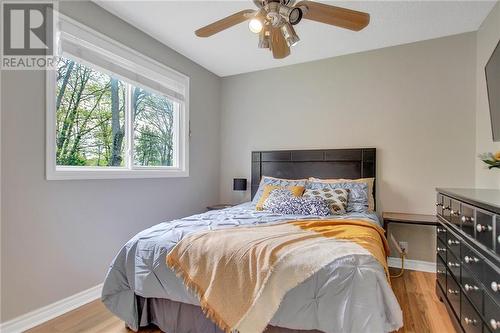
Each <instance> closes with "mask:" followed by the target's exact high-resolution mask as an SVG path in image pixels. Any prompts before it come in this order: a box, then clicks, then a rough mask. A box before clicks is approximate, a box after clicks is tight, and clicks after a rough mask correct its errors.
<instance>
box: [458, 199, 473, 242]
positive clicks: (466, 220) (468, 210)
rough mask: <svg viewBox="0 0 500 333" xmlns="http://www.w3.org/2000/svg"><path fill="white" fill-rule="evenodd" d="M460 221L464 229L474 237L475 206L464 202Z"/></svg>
mask: <svg viewBox="0 0 500 333" xmlns="http://www.w3.org/2000/svg"><path fill="white" fill-rule="evenodd" d="M460 222H461V226H462V231H463V232H465V233H466V234H467V235H469V236H471V237H472V238H474V230H475V229H474V208H472V207H471V206H468V205H466V204H464V203H462V207H461V208H460Z"/></svg>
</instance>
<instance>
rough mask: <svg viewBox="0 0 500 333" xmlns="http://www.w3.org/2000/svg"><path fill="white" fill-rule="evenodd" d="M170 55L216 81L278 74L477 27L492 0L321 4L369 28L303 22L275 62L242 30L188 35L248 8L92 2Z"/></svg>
mask: <svg viewBox="0 0 500 333" xmlns="http://www.w3.org/2000/svg"><path fill="white" fill-rule="evenodd" d="M95 2H96V3H97V4H98V5H100V6H101V7H103V8H105V9H106V10H108V11H110V12H112V13H113V14H115V15H117V16H119V17H121V18H122V19H124V20H125V21H127V22H129V23H131V24H132V25H134V26H136V27H137V28H139V29H141V30H142V31H144V32H146V33H147V34H149V35H151V36H153V37H154V38H156V39H158V40H159V41H161V42H163V43H164V44H166V45H167V46H169V47H171V48H173V49H174V50H176V51H177V52H179V53H181V54H183V55H184V56H186V57H188V58H190V59H191V60H193V61H195V62H197V63H198V64H200V65H201V66H203V67H205V68H207V69H208V70H210V71H212V72H213V73H215V74H217V75H219V76H229V75H234V74H239V73H245V72H252V71H256V70H262V69H267V68H272V67H280V66H284V65H291V64H296V63H301V62H307V61H312V60H318V59H324V58H329V57H334V56H338V55H343V54H349V53H356V52H361V51H366V50H373V49H378V48H382V47H387V46H393V45H399V44H405V43H411V42H416V41H420V40H426V39H432V38H437V37H442V36H447V35H454V34H458V33H463V32H468V31H474V30H477V29H478V28H479V26H480V25H481V23H482V22H483V20H484V19H485V18H486V16H487V15H488V13H489V12H490V10H491V9H492V8H493V6H494V5H495V3H496V1H494V0H490V1H410V0H405V1H322V2H325V3H328V4H332V5H335V6H341V7H347V8H350V9H355V10H360V11H364V12H368V13H369V14H370V15H371V22H370V24H369V25H368V27H366V28H365V29H364V30H362V31H360V32H352V31H349V30H345V29H340V28H336V27H334V26H330V25H326V24H321V23H317V22H312V21H308V20H303V21H302V22H300V23H299V24H298V25H297V26H296V27H295V29H296V31H297V33H298V35H299V36H300V38H301V41H300V43H299V44H297V45H296V46H295V47H293V48H292V54H291V55H290V56H289V57H287V58H285V59H281V60H276V59H273V57H272V55H271V52H269V51H267V50H264V49H259V48H258V47H257V42H258V36H257V35H254V34H253V33H251V32H250V31H249V30H248V25H247V24H246V23H242V24H240V25H238V26H235V27H233V28H231V29H228V30H225V31H223V32H221V33H219V34H216V35H214V36H212V37H209V38H198V37H196V36H195V35H194V31H195V30H196V29H198V28H200V27H202V26H204V25H206V24H209V23H211V22H213V21H215V20H218V19H220V18H222V17H225V16H227V15H230V14H232V13H234V12H236V11H239V10H242V9H246V8H252V9H253V8H255V7H254V5H253V3H252V1H250V0H237V1H144V0H143V1H116V0H113V1H106V0H95Z"/></svg>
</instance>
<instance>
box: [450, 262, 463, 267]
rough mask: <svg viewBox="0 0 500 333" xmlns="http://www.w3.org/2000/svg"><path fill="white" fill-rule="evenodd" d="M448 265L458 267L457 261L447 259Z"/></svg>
mask: <svg viewBox="0 0 500 333" xmlns="http://www.w3.org/2000/svg"><path fill="white" fill-rule="evenodd" d="M448 266H450V267H460V264H459V263H458V262H451V261H448Z"/></svg>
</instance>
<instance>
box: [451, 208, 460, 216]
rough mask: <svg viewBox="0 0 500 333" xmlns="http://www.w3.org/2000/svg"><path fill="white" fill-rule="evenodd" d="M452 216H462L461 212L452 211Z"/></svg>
mask: <svg viewBox="0 0 500 333" xmlns="http://www.w3.org/2000/svg"><path fill="white" fill-rule="evenodd" d="M450 215H451V216H460V211H458V210H453V209H452V210H450Z"/></svg>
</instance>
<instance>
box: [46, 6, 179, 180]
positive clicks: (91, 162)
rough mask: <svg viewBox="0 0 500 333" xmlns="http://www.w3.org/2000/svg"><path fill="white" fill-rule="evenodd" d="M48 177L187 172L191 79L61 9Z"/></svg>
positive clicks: (51, 84)
mask: <svg viewBox="0 0 500 333" xmlns="http://www.w3.org/2000/svg"><path fill="white" fill-rule="evenodd" d="M59 29H60V31H59V34H58V35H59V36H60V37H59V44H60V49H61V50H62V52H61V55H60V58H59V61H58V64H57V68H56V69H55V70H54V71H50V72H48V74H47V179H106V178H145V177H182V176H188V141H189V119H188V91H189V79H188V78H187V77H186V76H184V75H182V74H180V73H178V72H175V71H173V70H171V69H169V68H167V67H165V66H163V65H161V64H159V63H157V62H156V61H154V60H152V59H149V58H147V57H145V56H143V55H140V54H139V53H137V52H135V51H133V50H131V49H129V48H127V47H125V46H123V45H121V44H118V43H116V42H114V41H112V40H110V39H108V38H107V37H105V36H102V35H100V34H99V33H97V32H95V31H92V30H91V29H89V28H87V27H84V26H82V25H81V24H79V23H77V22H74V21H72V20H71V19H69V18H66V17H64V16H62V15H61V17H60V27H59Z"/></svg>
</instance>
